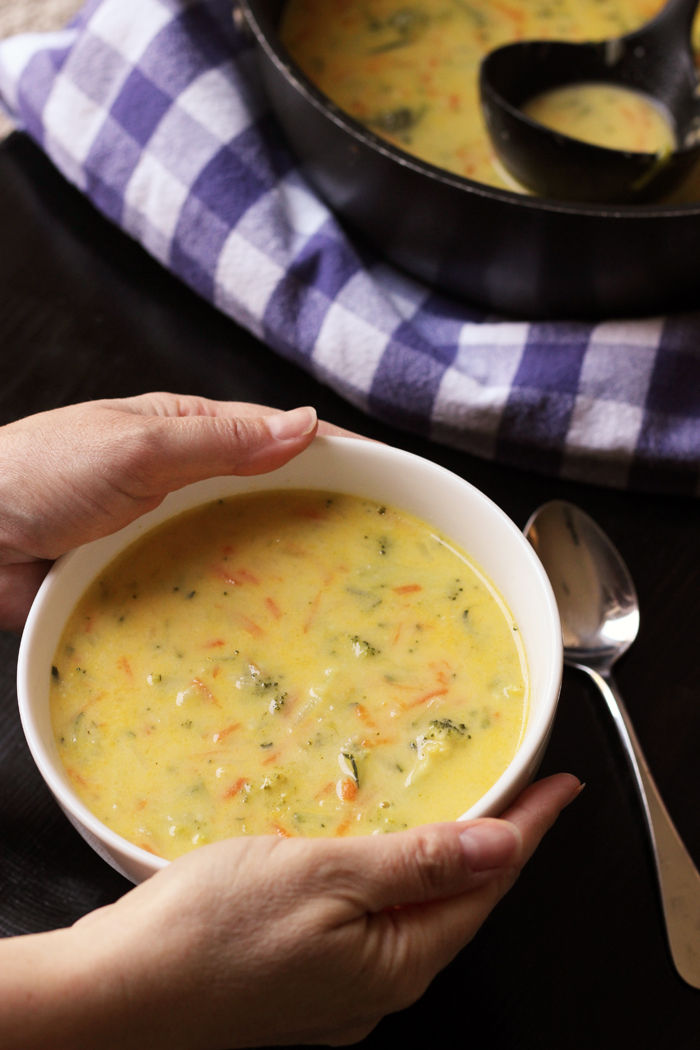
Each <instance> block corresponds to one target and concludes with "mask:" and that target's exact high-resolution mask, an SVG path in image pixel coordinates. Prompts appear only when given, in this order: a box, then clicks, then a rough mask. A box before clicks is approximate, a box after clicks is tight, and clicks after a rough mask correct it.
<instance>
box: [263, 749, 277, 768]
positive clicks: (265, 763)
mask: <svg viewBox="0 0 700 1050" xmlns="http://www.w3.org/2000/svg"><path fill="white" fill-rule="evenodd" d="M279 757H280V752H279V751H273V752H272V754H271V755H268V756H267V758H264V759H263V760H262V762H261V763H260V764H261V765H263V766H269V765H270V764H271V763H272V762H276V761H277V759H278V758H279Z"/></svg>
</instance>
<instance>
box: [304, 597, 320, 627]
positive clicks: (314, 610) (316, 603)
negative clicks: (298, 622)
mask: <svg viewBox="0 0 700 1050" xmlns="http://www.w3.org/2000/svg"><path fill="white" fill-rule="evenodd" d="M320 602H321V591H319V592H318V594H317V595H316V597H315V598H314V600H313V601H312V603H311V612H310V613H309V616H308V619H307V621H306V623H305V624H304V634H307V633H308V630H309V627H310V626H311V624H312V623H313V619H314V616H315V615H316V613H317V612H318V607H319V604H320Z"/></svg>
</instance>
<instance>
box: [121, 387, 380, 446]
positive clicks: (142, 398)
mask: <svg viewBox="0 0 700 1050" xmlns="http://www.w3.org/2000/svg"><path fill="white" fill-rule="evenodd" d="M103 404H105V405H106V406H109V407H111V408H113V409H122V410H123V411H127V412H132V413H134V414H135V415H155V416H170V417H173V416H219V417H223V418H233V417H238V418H239V419H251V418H256V417H260V416H272V415H281V414H282V410H281V409H278V408H270V407H269V406H268V405H258V404H254V403H252V402H249V401H212V400H210V399H209V398H206V397H194V396H191V395H183V394H168V393H164V392H159V393H154V394H139V395H138V396H137V397H128V398H122V399H119V400H114V401H105V402H103ZM318 433H319V434H323V435H326V436H332V437H353V438H359V439H360V440H362V441H370V440H371V438H366V437H364V436H363V435H362V434H356V433H354V432H353V431H352V430H345V429H344V428H343V427H337V426H335V424H334V423H326V422H324V421H323V420H320V421H319V424H318Z"/></svg>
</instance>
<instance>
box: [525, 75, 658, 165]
mask: <svg viewBox="0 0 700 1050" xmlns="http://www.w3.org/2000/svg"><path fill="white" fill-rule="evenodd" d="M523 111H524V112H525V113H527V115H528V116H529V117H532V118H533V120H538V121H539V122H540V124H546V126H547V127H548V128H553V129H554V131H560V132H561V133H562V134H564V135H570V136H571V137H572V138H575V139H582V140H583V141H584V142H590V143H592V144H593V145H594V146H606V147H607V148H608V149H621V150H630V151H631V152H633V153H658V154H661V155H664V154H669V153H672V152H673V150H674V148H675V145H676V142H675V136H674V134H673V131H672V130H671V126H670V124H669V122H668V121H667V120H666V119H665V118H664V116H663V115H662V113H661V112H660V110H659V109H657V107H656V106H655V105H654V104H653V103H652V102H650V101H649V100H648V99H647V98H645V96H644V95H640V94H639V93H638V92H636V91H629V90H628V89H627V88H621V87H615V86H614V85H611V84H569V85H567V86H566V87H560V88H557V89H556V90H555V91H547V92H546V93H545V94H542V95H538V96H537V97H536V98H533V99H530V101H529V102H528V103H527V105H525V106H523Z"/></svg>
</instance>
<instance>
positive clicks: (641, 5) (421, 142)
mask: <svg viewBox="0 0 700 1050" xmlns="http://www.w3.org/2000/svg"><path fill="white" fill-rule="evenodd" d="M662 6H663V0H408V2H403V0H289V2H288V4H287V6H286V8H285V11H284V15H283V18H282V23H281V26H280V36H281V39H282V41H283V43H284V44H285V46H286V47H287V49H288V50H289V52H290V54H291V55H292V57H293V58H294V59H295V61H296V62H297V63H298V64H299V66H300V67H301V69H302V70H303V71H304V72H305V73H306V75H307V76H308V77H309V78H310V79H311V80H312V81H313V82H314V83H315V84H317V85H318V87H319V88H320V89H321V90H322V91H323V92H325V94H326V95H328V96H329V97H330V98H331V99H332V100H333V101H334V102H335V103H336V104H337V105H338V106H340V108H341V109H343V110H345V111H346V112H347V113H349V114H350V115H351V116H353V117H355V118H356V119H357V120H359V121H361V122H362V123H363V124H365V125H366V126H367V127H368V128H370V129H371V130H372V131H374V132H376V133H377V134H378V135H381V136H382V137H383V138H385V139H388V140H389V141H390V142H393V143H394V144H395V145H397V146H399V147H401V148H402V149H404V150H406V151H407V152H408V153H412V154H414V155H415V156H416V157H420V158H421V159H422V160H425V161H428V162H430V163H431V164H435V165H437V166H438V167H441V168H445V169H447V170H448V171H451V172H455V173H456V174H458V175H465V176H467V177H468V178H470V179H475V180H476V181H477V182H484V183H487V184H489V185H492V186H500V187H503V188H508V189H519V188H520V187H518V185H517V184H516V183H514V182H513V180H512V179H511V178H510V177H509V176H508V175H507V173H506V172H505V171H504V170H503V169H502V168H501V167H500V166H499V164H498V162H497V161H496V160H495V158H494V154H493V150H492V148H491V143H490V140H489V137H488V133H487V131H486V128H485V126H484V122H483V118H482V116H481V108H480V103H479V89H478V72H479V65H480V63H481V60H482V58H483V57H484V56H485V55H486V54H487V53H488V52H489V51H492V50H493V49H494V48H496V47H500V46H501V45H503V44H508V43H513V42H514V41H517V40H528V39H530V40H569V41H584V40H603V39H605V38H607V37H616V36H620V35H622V34H624V33H627V32H630V31H631V30H633V29H637V28H638V27H639V26H641V25H642V24H643V23H644V22H646V21H648V20H649V19H650V18H652V17H653V16H654V15H655V14H657V13H658V11H659V10H660V9H661V7H662ZM695 37H696V38H697V33H696V34H695ZM586 101H587V109H588V110H589V111H590V110H591V109H592V110H593V114H592V115H591V114H590V112H589V113H588V114H587V115H586V125H587V132H586V133H587V134H588V135H590V127H591V125H596V124H597V125H598V127H599V129H600V126H601V125H604V124H607V125H608V127H609V126H610V124H611V121H612V122H613V123H614V125H615V128H617V131H618V133H619V129H620V124H622V125H624V135H625V139H620V140H619V144H617V143H616V144H615V148H629V147H627V146H626V145H625V142H626V141H627V140H628V139H631V140H632V141H633V142H636V141H641V142H644V143H651V149H650V150H649V152H656V148H657V145H656V144H657V141H658V143H659V144H658V148H659V149H661V150H664V149H666V148H667V142H668V136H669V135H670V134H671V132H670V129H669V128H668V127H666V128H665V129H664V128H663V126H662V127H661V129H659V127H658V123H655V122H654V117H656V118H657V119H658V120H659V121H661V118H660V117H659V115H658V114H656V113H652V114H650V113H649V108H650V107H649V106H648V105H642V104H640V103H639V101H638V100H637V101H636V104H630V100H629V99H627V100H626V102H627V104H626V105H623V106H622V107H620V105H619V99H618V100H617V102H616V103H614V104H613V105H612V107H611V105H610V100H609V99H607V101H606V100H604V99H603V100H602V99H601V98H600V97H596V98H594V97H592V96H591V95H590V94H589V95H588V98H587V100H586ZM570 102H571V100H570V99H569V103H570ZM615 105H617V116H615V117H612V118H611V115H610V114H611V111H614V109H615ZM559 108H560V112H559V113H558V115H557V118H556V119H557V120H558V121H559V125H558V127H559V130H561V131H564V132H565V133H566V134H569V135H573V136H574V137H576V133H577V128H578V127H580V126H581V123H580V122H581V106H580V105H578V106H576V105H571V104H569V106H568V109H567V108H566V107H564V111H561V109H562V108H561V106H560V107H559ZM661 123H662V125H663V123H664V122H663V121H661ZM650 124H651V125H653V127H652V128H651V130H650ZM657 132H659V133H660V140H658V139H655V138H654V134H655V133H657ZM598 134H600V130H599V131H598ZM584 137H585V136H584ZM596 141H598V140H597V139H596ZM606 144H607V145H612V144H613V143H612V142H611V140H610V137H609V133H608V137H607V141H606ZM696 181H697V180H696ZM684 192H685V198H684V199H688V200H694V199H698V198H700V186H698V185H695V186H689V187H688V188H687V189H686V190H685V191H684ZM679 199H680V198H679Z"/></svg>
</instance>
